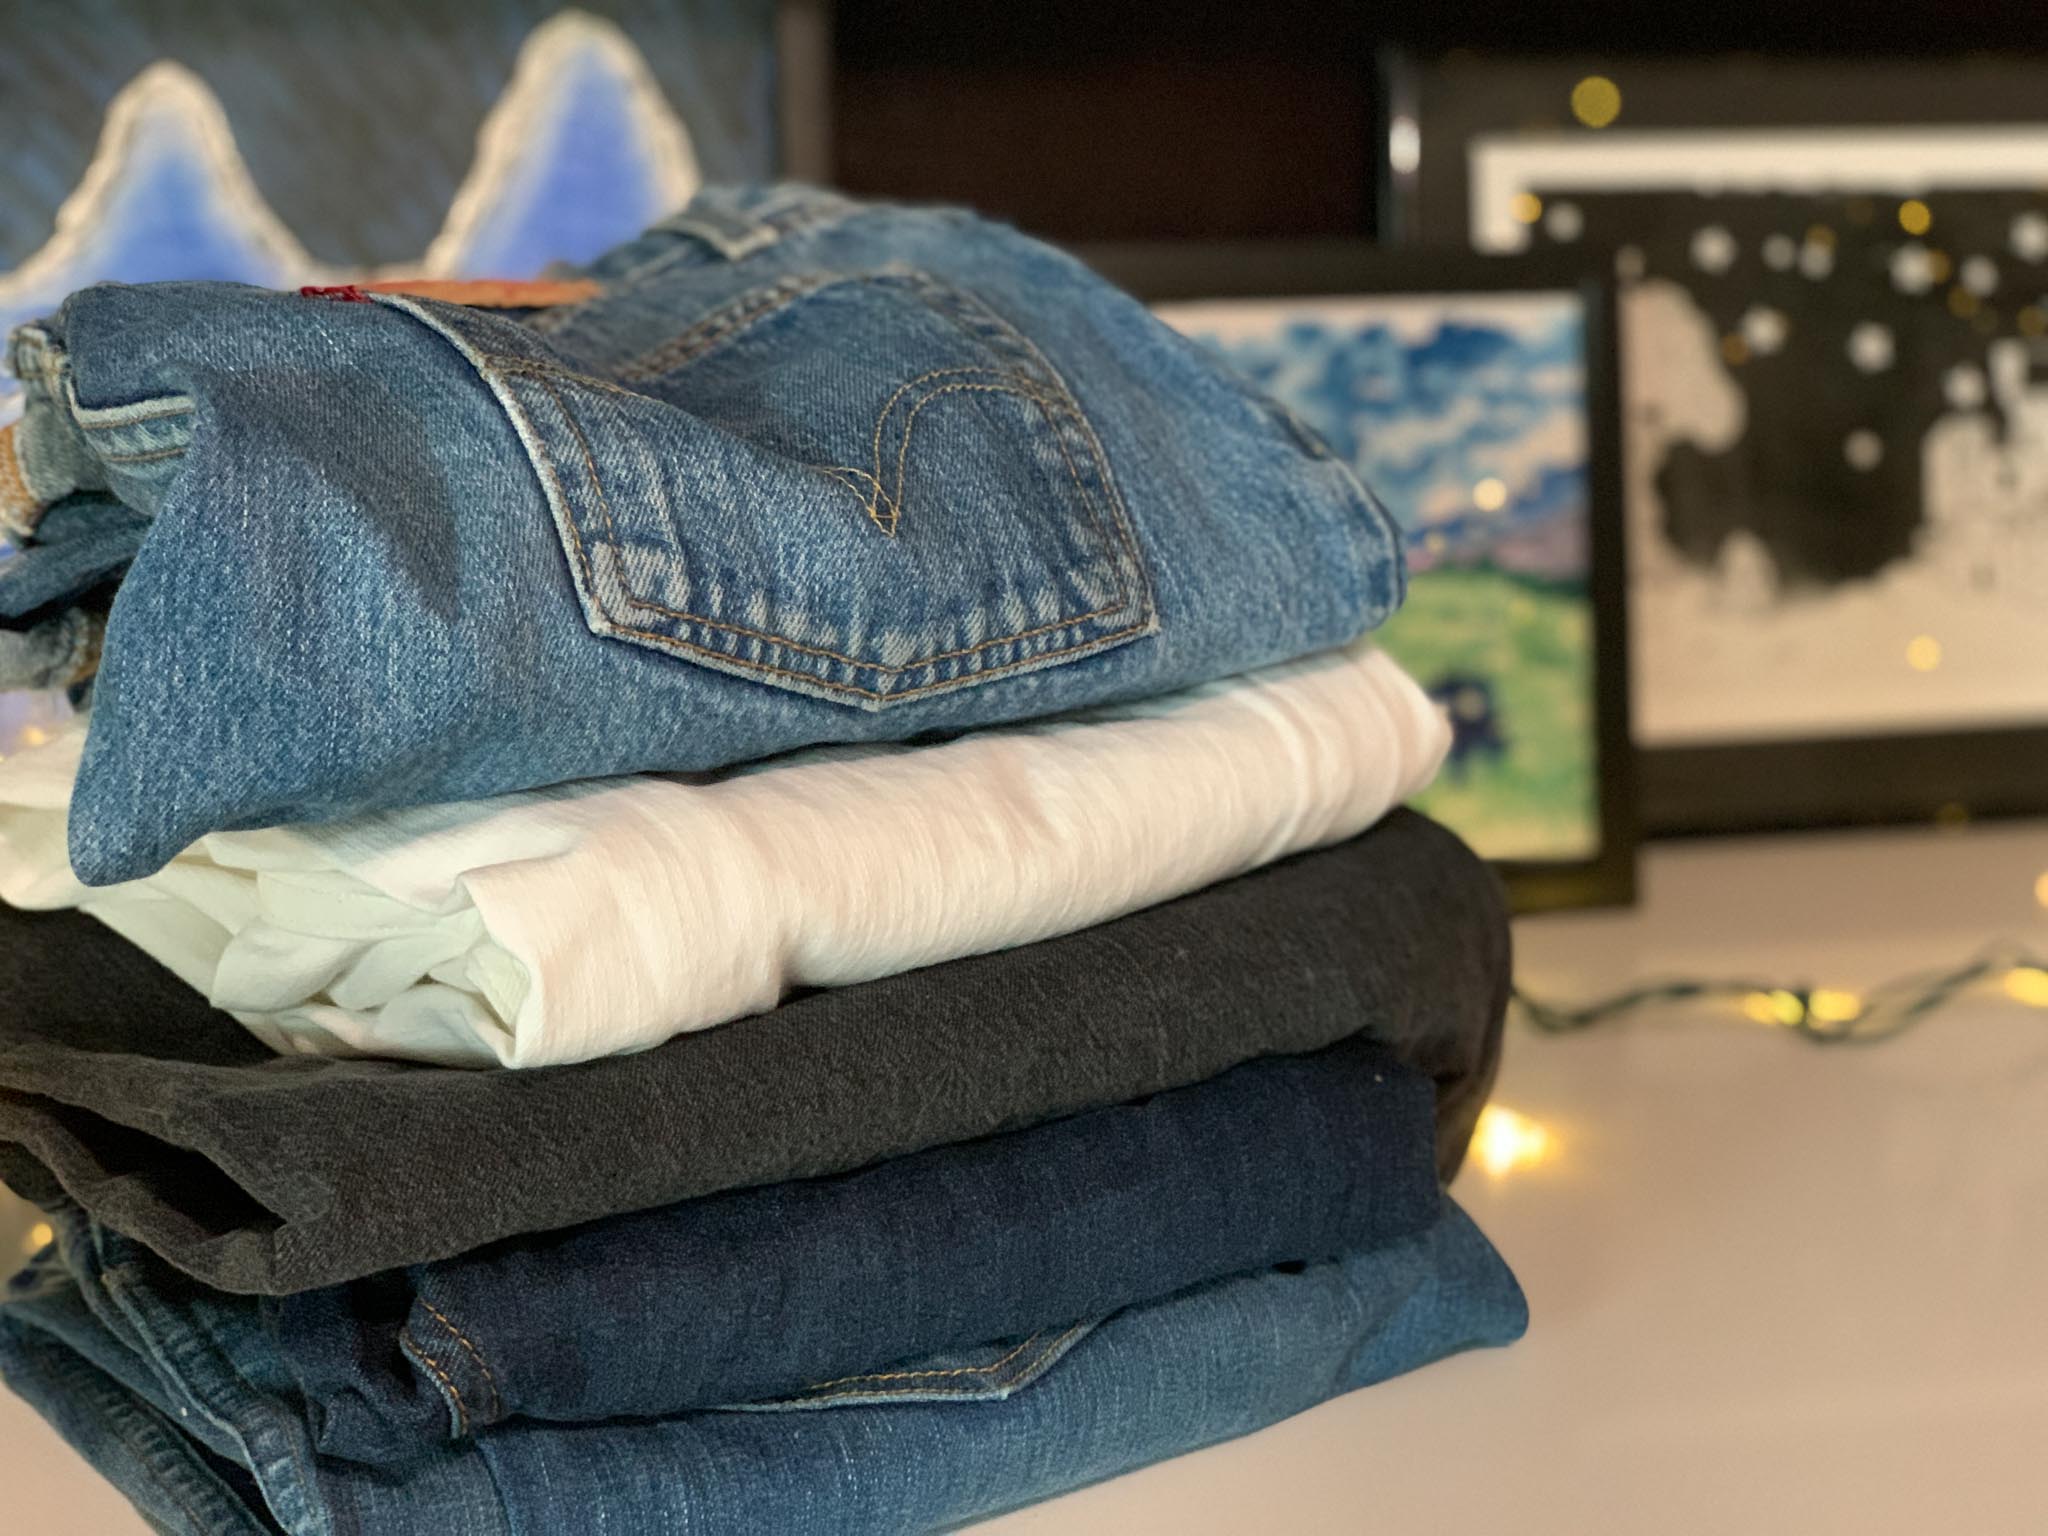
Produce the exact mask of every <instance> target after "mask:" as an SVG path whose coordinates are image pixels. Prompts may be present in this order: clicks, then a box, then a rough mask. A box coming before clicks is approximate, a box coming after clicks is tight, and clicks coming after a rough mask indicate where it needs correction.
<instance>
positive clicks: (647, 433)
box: [0, 187, 1405, 885]
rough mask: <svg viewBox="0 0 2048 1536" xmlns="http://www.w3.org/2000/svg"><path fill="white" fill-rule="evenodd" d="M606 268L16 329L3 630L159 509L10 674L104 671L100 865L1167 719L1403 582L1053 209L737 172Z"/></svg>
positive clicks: (1319, 470)
mask: <svg viewBox="0 0 2048 1536" xmlns="http://www.w3.org/2000/svg"><path fill="white" fill-rule="evenodd" d="M587 278H588V280H589V281H590V282H592V283H594V284H595V285H597V287H598V288H599V289H600V290H601V291H600V292H599V293H598V295H597V296H596V297H594V298H591V299H589V300H587V301H585V302H582V303H577V304H572V305H567V306H561V307H556V308H553V309H547V310H540V311H517V312H506V311H499V310H491V309H484V308H478V307H471V306H465V305H462V304H455V303H449V302H446V301H444V300H439V299H432V298H421V297H414V296H407V295H403V294H393V293H375V294H367V293H364V292H362V291H360V290H356V289H344V290H326V291H316V292H311V293H307V294H289V293H276V292H268V291H265V290H262V289H256V288H249V287H244V286H240V285H236V284H230V283H155V284H144V285H140V286H133V287H129V286H121V285H118V284H100V285H96V286H94V287H90V288H86V289H84V290H82V291H80V292H78V293H76V294H74V295H72V296H71V297H70V298H69V299H68V300H66V301H65V303H64V305H63V307H62V309H61V310H60V311H59V312H58V313H57V314H56V315H53V316H51V317H49V318H48V319H45V320H42V321H38V322H36V323H34V324H32V325H27V326H23V327H21V328H19V329H18V330H17V331H16V332H15V335H14V337H13V340H12V343H11V347H10V360H11V362H12V365H13V367H14V370H15V372H16V373H17V374H18V375H19V376H20V378H21V380H22V383H23V389H24V397H25V400H26V410H25V414H24V416H23V418H22V420H21V421H20V422H19V423H17V424H16V425H15V426H14V427H13V428H10V429H6V430H5V431H0V536H5V537H8V538H10V539H13V540H15V541H16V542H18V543H20V544H21V545H22V549H21V552H20V553H19V554H17V555H16V556H14V557H13V558H12V559H11V560H10V561H9V562H7V563H6V565H4V566H0V620H9V619H11V621H12V622H13V623H15V625H16V626H17V627H18V626H19V623H20V621H21V619H22V617H23V615H22V613H21V612H20V610H21V609H22V608H23V606H24V604H25V603H26V602H27V599H26V598H25V597H24V598H22V599H20V600H18V601H16V600H10V598H9V597H8V593H9V592H10V590H14V589H20V591H22V592H24V593H28V592H33V593H34V595H35V596H36V597H38V598H42V597H44V596H46V595H47V592H48V590H49V587H50V582H49V581H48V580H47V579H46V578H44V577H43V576H42V575H41V574H40V572H41V567H42V565H43V564H44V562H45V561H46V559H49V558H52V557H53V556H54V553H55V552H54V550H53V549H52V548H50V547H48V546H46V545H45V544H44V543H43V542H42V541H43V540H44V538H45V534H46V530H47V529H49V528H50V527H51V524H52V520H53V519H55V520H59V521H62V520H65V519H66V518H68V517H69V516H71V513H70V510H69V506H70V501H71V499H73V498H79V497H84V498H89V506H90V507H92V508H106V507H112V508H116V509H118V512H117V513H109V514H108V515H109V517H111V518H115V519H116V520H117V521H118V522H119V523H120V526H119V527H116V528H114V529H113V531H112V532H111V533H110V535H109V545H108V547H119V545H120V541H121V540H122V539H124V538H129V537H131V536H132V528H131V527H130V524H132V522H133V520H134V519H135V518H136V517H137V516H140V517H145V518H147V519H148V521H149V526H148V529H147V531H146V532H145V533H144V534H143V535H142V537H141V539H140V547H139V549H137V551H136V552H135V555H134V559H133V563H132V564H131V565H130V566H129V567H128V570H127V573H126V575H125V577H124V578H123V580H122V582H121V586H120V589H119V591H118V593H117V595H116V596H115V598H114V601H113V606H112V610H111V612H110V614H109V615H108V617H107V620H106V625H105V633H104V637H103V640H102V638H101V637H100V636H99V635H98V634H97V633H96V632H95V633H93V634H91V635H89V636H81V635H78V634H74V633H72V632H70V631H61V630H60V629H57V628H53V627H52V626H61V625H63V624H65V623H66V622H68V621H71V620H72V619H73V618H74V617H75V614H74V613H73V612H70V611H65V612H60V613H58V614H56V615H55V616H53V617H47V616H46V617H44V618H42V619H40V620H39V621H38V624H37V625H36V626H33V627H30V628H28V629H26V630H25V631H22V632H21V633H15V632H14V631H12V630H10V631H9V632H8V633H9V640H10V646H11V649H0V663H6V664H8V665H10V666H13V667H15V669H16V674H17V675H16V676H15V677H14V678H13V679H12V684H11V685H12V686H26V685H29V684H32V683H34V682H35V681H37V680H38V679H41V680H47V679H48V678H49V676H51V675H53V673H55V672H66V669H69V670H68V672H67V673H66V675H67V676H71V675H72V674H76V673H80V672H82V671H83V670H85V669H88V668H89V667H90V665H91V664H92V658H93V655H94V654H97V658H98V659H97V666H98V674H97V682H96V692H95V711H94V720H93V725H92V733H91V739H90V743H89V745H88V747H87V750H86V753H85V759H84V763H83V766H82V769H81V772H80V777H79V781H78V792H77V795H76V797H75V799H74V801H73V805H72V813H71V823H70V829H71V856H72V862H73V865H74V866H75V868H76V869H77V872H78V874H79V876H80V878H81V879H83V880H84V881H86V882H87V883H88V884H95V885H98V884H107V883H111V882H113V881H116V880H120V879H125V878H130V877H135V876H140V875H144V874H147V873H149V872H151V871H153V870H155V869H157V868H159V867H161V866H162V865H163V864H164V863H165V862H166V861H167V860H168V859H170V858H171V857H172V856H173V855H175V854H176V853H177V852H179V851H180V850H181V849H183V848H184V847H185V846H186V845H187V844H189V843H190V842H192V841H193V840H194V839H195V838H197V837H198V836H200V835H202V834H204V833H206V832H210V831H216V830H220V829H223V828H239V827H260V826H272V825H277V824H280V823H286V822H306V821H320V820H327V819H332V818H335V817H339V816H345V815H353V814H357V813H360V812H364V811H369V810H373V809H376V808H379V807H386V806H392V805H402V804H420V803H429V802H438V801H449V800H471V799H477V798H481V797H483V796H486V795H490V794H495V793H499V792H502V791H506V790H513V789H521V788H527V787H533V786H539V785H546V784H553V783H561V782H565V781H568V780H573V779H581V778H588V777H593V776H597V775H603V774H615V773H627V772H636V771H642V770H677V771H685V770H701V769H712V768H717V767H720V766H722V765H725V764H730V763H735V762H744V761H751V760H753V759H756V758H760V757H765V756H768V755H770V754H773V753H776V752H781V751H785V750H788V749H791V748H795V747H800V746H804V745H807V744H811V743H818V742H828V741H872V740H884V739H888V740H896V739H904V738H907V737H911V736H915V735H919V734H922V733H926V732H932V731H952V730H961V729H965V728H967V727H971V726H978V725H986V724H990V723H993V722H997V721H1005V720H1019V719H1029V718H1035V717H1038V716H1043V715H1047V714H1052V713H1056V712H1059V711H1062V710H1068V709H1073V708H1076V707H1078V706H1081V705H1085V704H1093V703H1101V702H1108V701H1113V700H1120V699H1132V698H1140V697H1148V696H1151V695H1155V694H1160V693H1164V692H1169V691H1172V690H1174V689H1179V688H1183V687H1187V686H1190V685H1192V684H1195V683H1198V682H1203V681H1206V680H1209V679H1212V678H1216V677H1222V676H1227V675H1231V674H1235V673H1238V672H1242V671H1246V670H1248V669H1250V668H1253V667H1258V666H1263V665H1266V664H1268V663H1271V662H1276V661H1282V660H1286V659H1288V658H1291V657H1295V656H1299V655H1304V654H1307V653H1309V652H1312V651H1317V650H1321V649H1324V648H1327V647H1330V646H1334V645H1339V644H1342V643H1344V642H1345V641H1348V640H1350V639H1352V638H1354V637H1355V636H1357V635H1358V634H1359V633H1361V632H1362V631H1364V630H1366V629H1368V628H1371V627H1372V626H1374V625H1376V624H1378V623H1379V622H1380V621H1381V620H1383V619H1384V618H1385V617H1386V616H1387V615H1388V613H1389V612H1390V611H1391V610H1392V609H1393V607H1394V606H1395V605H1396V604H1397V603H1398V602H1399V601H1400V598H1401V595H1402V591H1403V587H1404V581H1405V576H1404V568H1403V562H1402V559H1401V554H1400V549H1399V545H1398V537H1397V534H1396V532H1395V529H1394V525H1393V523H1392V521H1391V520H1390V519H1389V518H1388V516H1387V515H1386V512H1385V510H1384V509H1383V508H1381V507H1380V506H1379V504H1378V503H1377V502H1376V501H1375V500H1374V499H1373V498H1372V497H1371V495H1370V493H1369V492H1367V491H1366V490H1365V488H1364V487H1363V486H1361V485H1360V484H1359V482H1358V480H1357V479H1356V478H1355V477H1354V476H1353V475H1352V473H1351V471H1350V470H1349V469H1348V468H1346V467H1345V465H1344V464H1343V463H1341V462H1340V461H1339V460H1337V459H1336V458H1334V457H1333V456H1332V455H1331V454H1330V453H1329V451H1328V450H1327V448H1325V447H1324V446H1323V444H1322V443H1321V442H1320V441H1319V440H1317V439H1316V438H1315V437H1314V436H1313V434H1311V433H1310V432H1309V431H1308V430H1307V429H1306V428H1305V427H1302V426H1301V425H1300V424H1299V423H1298V422H1296V421H1295V420H1294V418H1293V417H1292V416H1290V415H1289V414H1288V413H1287V412H1286V411H1285V410H1284V409H1283V408H1282V407H1280V406H1278V405H1277V404H1275V403H1274V402H1272V401H1271V400H1269V399H1268V398H1266V397H1265V396H1263V395H1262V394H1260V393H1258V392H1257V391H1256V390H1255V389H1253V388H1252V387H1251V386H1250V385H1248V384H1246V383H1244V382H1243V381H1241V380H1240V379H1238V378H1237V377H1236V376H1235V375H1234V374H1232V373H1231V372H1230V371H1229V370H1228V369H1227V368H1225V367H1224V366H1223V365H1221V364H1219V363H1217V362H1216V361H1214V360H1212V359H1211V358H1209V357H1208V356H1206V355H1205V354H1204V353H1203V352H1202V351H1201V350H1200V349H1198V348H1196V347H1195V346H1193V345H1192V344H1191V343H1189V342H1187V341H1185V340H1183V339H1182V338H1181V337H1180V336H1178V335H1177V334H1175V333H1174V332H1173V331H1171V330H1170V329H1168V328H1167V327H1166V326H1165V325H1164V324H1162V323H1161V322H1159V321H1157V320H1155V319H1154V318H1153V317H1152V316H1151V315H1150V314H1149V313H1148V312H1147V311H1146V310H1145V308H1144V307H1143V306H1142V305H1141V304H1139V303H1138V302H1137V301H1135V300H1133V299H1131V298H1129V297H1128V296H1126V295H1124V294H1122V293H1120V292H1118V291H1117V290H1116V289H1114V288H1112V287H1111V286H1109V285H1108V284H1107V283H1105V282H1104V281H1103V280H1102V279H1101V278H1099V277H1097V276H1095V275H1094V274H1092V273H1091V272H1089V271H1088V270H1087V269H1086V268H1084V267H1083V266H1081V265H1080V264H1079V263H1078V262H1076V261H1074V260H1073V259H1071V258H1070V257H1068V256H1065V255H1064V254H1061V253H1059V252H1056V251H1054V250H1052V249H1051V248H1049V247H1047V246H1044V245H1041V244H1039V243H1037V242H1035V241H1032V240H1029V239H1026V238H1025V237H1023V236H1022V235H1020V234H1018V233H1017V232H1015V231H1014V230H1011V229H1008V228H1005V227H1002V226H999V225H996V224H993V223H990V222H987V221H984V220H981V219H977V218H975V217H973V216H972V215H969V214H967V213H964V212H960V211H955V210H943V209H910V208H899V207H887V206H876V205H863V204H859V203H855V202H852V201H849V200H847V199H845V198H842V197H838V196H835V195H832V194H829V193H824V192H819V191H814V190H811V189H808V188H801V187H776V188H766V189H743V190H731V189H715V190H710V191H706V192H705V193H703V194H701V195H700V196H699V197H698V198H697V199H696V200H695V201H694V202H692V203H691V204H690V206H689V207H688V208H686V209H685V210H684V211H683V212H682V213H680V214H678V215H677V216H675V217H674V218H672V219H670V220H668V221H667V222H666V223H664V224H662V225H659V226H657V227H656V228H655V229H653V230H651V231H650V232H648V233H647V234H646V235H644V236H642V237H641V238H639V239H637V240H635V241H633V242H631V243H630V244H628V245H627V246H625V247H623V248H621V249H619V250H617V251H614V252H612V253H611V254H609V255H607V256H605V257H603V258H601V259H600V260H599V261H597V262H596V263H595V264H593V266H592V267H591V268H590V269H589V270H588V273H587ZM72 536H74V537H75V536H76V530H75V529H74V530H72ZM50 537H51V538H52V539H54V534H52V535H50ZM37 607H38V611H39V612H40V611H41V605H40V604H38V605H37ZM17 653H18V654H17ZM11 655H12V656H14V657H15V660H14V661H13V662H7V658H8V657H9V656H11ZM72 680H75V677H73V678H72ZM6 686H10V680H9V679H8V678H6V677H0V687H6Z"/></svg>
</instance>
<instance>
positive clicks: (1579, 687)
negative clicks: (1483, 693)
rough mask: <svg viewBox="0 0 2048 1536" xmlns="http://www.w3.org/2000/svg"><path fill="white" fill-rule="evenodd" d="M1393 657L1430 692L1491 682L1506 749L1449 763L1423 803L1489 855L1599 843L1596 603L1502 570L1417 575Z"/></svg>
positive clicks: (1565, 850)
mask: <svg viewBox="0 0 2048 1536" xmlns="http://www.w3.org/2000/svg"><path fill="white" fill-rule="evenodd" d="M1384 639H1385V641H1386V646H1387V649H1388V650H1389V651H1390V652H1392V653H1393V655H1394V656H1395V657H1396V658H1398V659H1399V661H1400V662H1401V664H1402V665H1403V666H1405V667H1406V668H1407V669H1408V670H1409V672H1411V673H1412V674H1414V676H1415V678H1416V680H1417V681H1418V682H1420V683H1421V684H1422V686H1423V687H1425V688H1431V687H1434V686H1435V685H1436V684H1437V683H1438V682H1439V681H1440V680H1441V679H1443V678H1444V677H1446V676H1448V675H1451V674H1466V675H1473V676H1478V677H1482V678H1484V679H1486V681H1487V682H1488V684H1489V685H1490V686H1491V687H1492V689H1493V705H1494V718H1495V722H1496V725H1497V728H1498V730H1499V732H1500V735H1501V737H1502V739H1503V740H1504V741H1505V742H1506V743H1507V751H1506V752H1505V753H1503V754H1501V756H1500V757H1499V758H1497V759H1496V758H1493V757H1491V756H1488V755H1485V754H1474V755H1473V756H1472V757H1470V758H1469V759H1468V760H1467V762H1466V764H1465V766H1464V768H1463V770H1462V771H1461V770H1460V769H1459V768H1457V767H1453V766H1449V765H1447V766H1446V767H1445V769H1444V772H1443V776H1442V777H1441V778H1440V779H1438V781H1437V782H1436V783H1435V784H1434V785H1433V786H1431V787H1430V788H1429V789H1428V790H1427V791H1425V792H1424V793H1423V794H1422V795H1420V796H1419V797H1418V798H1417V799H1416V802H1415V803H1416V804H1417V805H1418V806H1419V807H1421V808H1422V809H1423V810H1425V811H1427V812H1429V814H1430V815H1432V816H1434V817H1436V818H1437V819H1438V820H1439V821H1442V822H1444V823H1445V824H1446V825H1448V826H1450V827H1452V828H1453V829H1455V830H1456V831H1457V832H1458V833H1459V834H1460V835H1461V836H1463V837H1464V839H1465V840H1466V841H1467V842H1469V843H1470V844H1472V846H1473V847H1474V848H1476V849H1478V850H1479V852H1480V853H1482V854H1484V855H1485V856H1486V857H1488V858H1493V859H1571V858H1583V857H1586V856H1589V855H1591V854H1592V853H1594V852H1595V851H1596V850H1597V849H1598V846H1599V839H1600V834H1599V812H1598V808H1597V787H1596V785H1597V780H1596V763H1595V759H1594V740H1593V624H1592V613H1591V610H1590V608H1589V607H1588V605H1587V602H1586V598H1585V594H1584V593H1583V592H1582V591H1580V590H1578V589H1575V588H1572V587H1567V586H1563V585H1560V584H1558V583H1555V582H1544V581H1537V580H1534V579H1532V578H1529V577H1523V576H1517V575H1514V574H1512V573H1510V572H1507V571H1501V570H1497V569H1494V568H1493V567H1491V566H1479V567H1439V568H1438V569H1435V570H1430V571H1423V572H1420V573H1418V574H1417V575H1416V576H1415V578H1414V580H1413V582H1412V583H1411V584H1410V587H1409V592H1408V602H1407V605H1406V606H1405V607H1403V608H1402V610H1401V612H1400V614H1399V615H1398V616H1396V618H1395V619H1394V621H1393V622H1392V623H1391V624H1389V625H1388V626H1387V627H1386V630H1385V631H1384Z"/></svg>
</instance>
